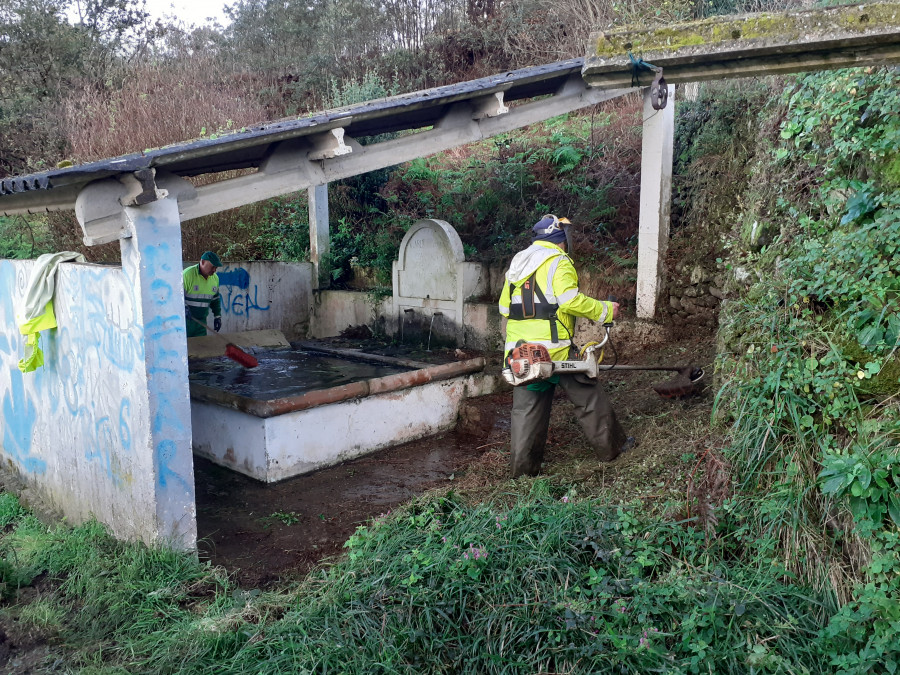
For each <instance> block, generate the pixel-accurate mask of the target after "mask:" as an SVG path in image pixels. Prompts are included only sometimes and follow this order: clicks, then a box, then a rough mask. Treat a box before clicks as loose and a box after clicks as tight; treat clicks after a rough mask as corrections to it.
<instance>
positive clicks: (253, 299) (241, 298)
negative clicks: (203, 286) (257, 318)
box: [219, 284, 270, 316]
mask: <svg viewBox="0 0 900 675" xmlns="http://www.w3.org/2000/svg"><path fill="white" fill-rule="evenodd" d="M219 292H220V293H221V289H220V291H219ZM269 309H270V307H269V306H268V305H267V306H265V307H261V306H260V304H259V286H257V285H256V284H254V285H253V289H252V295H251V291H249V290H248V291H246V292H243V293H242V292H240V291H237V292H235V291H234V290H232V289H231V288H228V289H227V290H226V291H225V292H224V293H222V311H223V312H224V313H225V314H233V315H234V316H250V313H251V312H253V311H254V310H255V311H259V312H268V311H269Z"/></svg>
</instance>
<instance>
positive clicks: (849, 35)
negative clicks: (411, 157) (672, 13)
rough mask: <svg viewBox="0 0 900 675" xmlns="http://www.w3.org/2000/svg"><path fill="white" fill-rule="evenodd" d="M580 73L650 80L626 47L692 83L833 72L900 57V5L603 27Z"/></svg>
mask: <svg viewBox="0 0 900 675" xmlns="http://www.w3.org/2000/svg"><path fill="white" fill-rule="evenodd" d="M592 42H593V44H594V45H595V47H594V53H593V54H592V55H589V56H588V58H587V59H585V64H584V68H583V69H582V76H583V77H584V79H585V81H586V82H587V83H588V84H590V85H592V86H595V87H600V88H603V89H612V88H619V87H628V86H633V85H635V84H637V85H638V86H647V85H649V84H650V83H651V82H652V80H653V78H654V76H655V73H653V72H652V71H647V70H645V71H640V72H637V73H634V74H633V73H632V64H631V60H630V58H629V53H631V54H634V55H638V56H640V57H641V58H643V59H644V60H645V61H647V62H650V63H652V64H653V65H654V66H658V67H661V68H662V69H663V74H664V76H665V79H666V81H667V82H668V83H669V84H673V83H675V82H690V81H696V80H710V79H720V78H725V77H754V76H765V75H777V74H784V73H794V72H802V71H806V70H828V69H833V68H846V67H851V66H859V65H867V64H882V63H893V62H898V61H900V3H898V2H870V3H860V4H853V5H844V6H840V7H829V8H825V9H810V10H803V11H799V12H763V13H759V14H746V15H739V16H717V17H711V18H709V19H703V20H700V21H691V22H687V23H683V24H675V25H673V26H666V27H662V28H656V29H630V30H622V31H615V32H610V33H598V34H595V35H594V36H593V38H592Z"/></svg>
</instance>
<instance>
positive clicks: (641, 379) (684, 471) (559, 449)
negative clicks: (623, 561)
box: [195, 336, 717, 589]
mask: <svg viewBox="0 0 900 675" xmlns="http://www.w3.org/2000/svg"><path fill="white" fill-rule="evenodd" d="M713 357H714V354H713V351H712V347H711V340H710V339H709V337H708V336H698V337H697V338H695V339H689V340H682V341H679V342H677V343H673V344H669V345H667V346H666V347H664V348H662V349H659V348H656V349H654V350H653V351H652V352H648V353H644V354H640V353H638V354H635V355H633V356H632V357H631V358H629V362H630V363H643V364H648V365H660V364H667V365H668V364H672V363H678V364H682V363H683V364H687V363H691V364H697V365H701V366H704V367H707V373H709V374H708V375H707V376H706V378H705V379H704V381H703V384H705V385H706V386H705V387H701V389H700V392H699V393H698V394H695V395H693V396H690V397H687V398H684V399H678V400H665V399H662V398H660V397H659V396H658V395H657V394H656V393H655V392H654V391H653V389H652V388H651V387H652V385H653V384H656V383H659V382H663V381H666V380H667V379H669V378H670V377H671V374H669V373H665V372H662V373H661V372H637V373H627V374H625V373H619V372H612V373H609V374H607V375H605V376H604V380H605V383H606V386H607V389H608V391H609V392H610V395H611V396H612V399H613V403H614V405H615V407H616V410H617V413H618V415H619V417H620V419H621V420H622V422H623V425H624V426H625V428H626V430H627V431H628V433H629V434H630V435H633V436H635V437H636V438H637V441H638V445H637V447H636V448H634V449H633V450H631V451H630V452H628V453H626V454H625V455H623V456H622V457H620V458H619V459H617V460H616V461H615V462H612V463H609V464H605V463H600V462H598V461H596V460H594V459H593V457H592V455H591V452H590V449H589V447H588V446H587V444H586V440H585V438H584V436H583V435H582V434H581V431H580V429H579V427H578V425H577V423H575V422H574V420H573V419H572V415H571V412H572V411H571V405H570V404H569V403H568V402H567V401H566V400H565V398H564V397H563V395H562V394H561V392H559V391H558V393H557V400H556V401H555V403H554V411H553V415H552V418H551V426H550V434H549V439H548V448H547V454H546V457H545V466H544V474H545V475H546V476H547V477H548V478H549V479H550V480H552V481H555V482H559V483H565V484H568V485H575V486H576V488H577V489H578V490H579V491H580V492H581V493H582V494H585V495H586V494H604V495H608V496H609V497H610V498H614V499H625V500H628V499H632V498H635V499H641V500H644V502H645V503H646V504H648V506H651V507H652V506H653V505H654V504H657V503H659V504H662V503H663V502H664V501H665V499H664V498H666V497H672V496H675V497H676V498H677V497H678V496H679V494H682V493H684V492H685V491H686V490H687V484H688V482H689V481H690V480H691V478H692V477H693V476H694V475H695V474H696V472H697V468H698V459H699V458H702V457H703V455H704V452H705V451H706V450H707V449H708V448H710V447H713V446H714V445H716V444H717V439H715V438H713V437H711V432H710V430H709V416H710V410H711V401H712V396H711V393H710V388H709V386H708V379H710V378H711V373H712V361H713ZM511 401H512V394H511V392H509V391H506V392H502V393H498V394H493V395H491V396H485V397H481V398H478V399H471V400H470V401H469V402H468V403H467V405H466V406H465V408H464V410H463V413H462V415H461V420H460V423H459V425H458V426H457V428H456V429H455V430H454V431H452V432H449V433H445V434H443V435H440V436H436V437H431V438H427V439H423V440H420V441H415V442H412V443H407V444H404V445H401V446H397V447H394V448H390V449H387V450H383V451H379V452H376V453H374V454H371V455H369V456H366V457H362V458H359V459H356V460H353V461H348V462H345V463H343V464H340V465H338V466H334V467H331V468H329V469H324V470H321V471H317V472H315V473H313V474H309V475H306V476H300V477H297V478H292V479H289V480H286V481H282V482H280V483H277V484H274V485H266V484H263V483H260V482H258V481H255V480H253V479H250V478H247V477H245V476H243V475H241V474H238V473H235V472H233V471H230V470H228V469H225V468H222V467H219V466H216V465H214V464H212V463H210V462H208V461H206V460H203V459H199V458H198V459H196V462H195V480H196V499H197V524H198V534H199V538H200V543H199V548H200V554H201V557H202V558H204V559H208V560H210V561H212V562H213V563H214V564H217V565H221V566H223V567H225V568H226V569H227V570H229V571H230V572H231V573H233V574H234V576H235V578H236V581H237V582H238V583H239V584H240V585H241V586H242V587H244V588H245V589H249V588H260V587H270V586H273V585H275V584H277V583H279V582H282V581H286V580H291V579H298V578H300V577H302V576H304V575H305V574H306V573H307V572H308V571H309V570H310V569H311V568H312V567H314V566H315V565H316V564H318V563H319V562H320V561H322V560H325V559H328V558H329V557H333V556H335V555H337V554H339V553H340V552H341V550H342V547H343V544H344V542H345V541H346V540H347V538H348V537H349V536H350V535H351V534H352V533H353V531H354V530H355V529H356V527H358V526H359V525H362V524H364V523H366V522H367V521H368V520H369V519H370V518H374V517H377V516H379V515H381V514H383V513H387V512H389V511H390V510H392V509H394V508H396V507H397V506H399V505H401V504H403V503H405V502H407V501H409V500H410V499H412V498H414V497H416V496H418V495H421V494H423V493H425V492H428V491H440V490H446V489H449V488H453V490H454V491H455V492H456V493H457V495H461V496H462V497H463V498H465V499H469V500H472V501H484V500H502V499H503V494H504V493H509V492H511V491H510V490H509V489H508V488H509V487H511V486H510V483H509V480H508V477H507V471H508V462H509V411H510V406H511ZM526 480H527V479H526Z"/></svg>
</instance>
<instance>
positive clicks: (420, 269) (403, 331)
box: [393, 218, 482, 346]
mask: <svg viewBox="0 0 900 675" xmlns="http://www.w3.org/2000/svg"><path fill="white" fill-rule="evenodd" d="M465 258H466V256H465V253H464V252H463V244H462V241H461V240H460V238H459V235H458V234H457V233H456V230H454V229H453V227H452V226H451V225H450V224H449V223H447V222H446V221H444V220H435V219H431V218H429V219H425V220H420V221H418V222H416V223H415V224H413V226H412V227H410V228H409V231H407V233H406V236H404V237H403V241H402V242H401V243H400V251H399V255H398V259H397V260H395V261H394V268H393V286H394V302H393V313H394V318H395V320H396V321H397V335H398V336H400V337H401V339H403V340H409V339H420V338H421V337H426V338H427V334H429V333H430V334H431V340H432V344H441V343H443V344H447V343H453V344H455V345H458V346H462V345H463V343H464V340H465V327H464V325H463V320H464V316H465V314H464V307H463V305H464V303H465V300H466V298H467V297H469V296H470V295H472V294H473V293H474V291H475V290H476V288H477V286H478V282H479V279H480V276H481V272H482V268H481V265H480V264H477V263H467V262H466V261H465Z"/></svg>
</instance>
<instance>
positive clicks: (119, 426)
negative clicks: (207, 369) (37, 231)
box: [0, 251, 196, 548]
mask: <svg viewBox="0 0 900 675" xmlns="http://www.w3.org/2000/svg"><path fill="white" fill-rule="evenodd" d="M147 253H148V251H145V256H144V259H143V260H142V261H141V262H140V263H139V264H142V265H144V266H147V265H153V264H155V263H154V261H153V260H152V257H151V256H150V255H148V254H147ZM123 259H125V260H126V261H130V260H131V257H130V256H125V257H123ZM135 264H138V263H137V262H135ZM33 266H34V261H31V260H29V261H12V260H0V298H2V301H0V458H2V461H3V468H4V470H5V473H6V474H7V478H8V479H17V481H18V485H17V486H16V487H18V489H19V491H20V493H22V494H23V495H24V496H25V501H26V502H28V503H31V504H33V505H34V506H36V507H37V508H38V510H40V511H46V512H51V513H56V514H59V515H64V516H65V517H66V518H67V519H68V520H69V521H70V522H74V523H78V522H83V521H85V520H88V519H90V518H96V519H97V520H99V521H101V522H103V523H105V524H106V525H108V526H109V527H110V529H111V531H112V532H113V534H115V535H116V536H117V537H121V538H126V539H142V540H144V541H147V542H153V541H158V540H165V541H168V542H170V543H174V544H175V545H179V546H184V547H186V548H193V546H194V537H195V536H196V534H195V532H196V529H195V522H194V486H193V476H192V475H191V474H190V472H188V474H189V475H185V471H184V469H183V467H181V466H180V464H177V462H179V461H180V458H179V457H176V456H175V453H174V451H172V452H170V450H171V449H172V448H174V447H175V445H174V444H175V443H177V440H178V439H179V438H180V437H181V435H183V434H185V433H186V434H187V437H188V438H189V437H190V427H189V424H188V427H187V429H185V428H184V427H183V425H182V424H180V423H179V422H178V420H177V419H175V417H174V415H173V413H174V410H173V409H171V408H172V407H173V406H175V407H184V406H186V404H187V396H186V395H185V396H184V397H183V398H184V400H183V401H182V400H181V398H178V400H177V401H176V400H174V399H172V400H171V401H170V404H171V405H170V406H169V407H167V408H158V409H157V408H156V407H154V406H158V405H165V401H154V400H152V399H151V398H150V397H148V378H150V377H157V378H158V377H159V376H160V374H158V373H156V372H149V370H150V368H151V367H152V364H154V363H158V361H155V360H154V358H155V357H151V355H152V353H153V352H154V351H159V350H161V349H163V347H162V345H163V344H164V343H166V341H167V340H168V339H169V337H170V336H169V332H171V331H169V330H168V328H166V325H167V324H166V323H165V322H163V321H157V322H156V323H151V325H150V326H147V325H145V322H144V315H143V313H144V308H143V307H142V303H141V298H140V297H139V293H140V291H139V289H140V288H141V282H140V281H139V280H138V274H139V273H138V272H137V268H136V267H135V266H134V265H132V264H131V262H128V263H127V264H126V267H125V269H123V268H122V267H112V266H106V265H90V264H74V263H66V264H63V265H61V266H60V267H59V270H58V272H57V286H56V294H55V296H54V306H55V312H56V317H57V322H58V326H59V327H58V328H57V329H51V330H46V331H44V332H43V333H42V334H41V346H42V348H43V351H44V359H45V365H44V366H43V367H42V368H39V369H37V370H36V371H34V372H31V373H24V374H23V373H22V372H20V371H19V368H18V361H19V359H20V358H22V357H23V356H24V353H25V344H24V342H25V341H24V336H22V335H20V333H19V330H18V317H20V316H21V314H22V313H23V312H24V295H25V291H26V289H27V286H28V280H29V276H30V273H31V270H32V267H33ZM157 281H158V284H157V286H158V287H159V288H162V286H161V285H162V284H166V282H164V281H163V280H162V278H161V277H157ZM166 285H167V284H166ZM176 318H178V319H179V320H180V326H181V333H180V339H181V341H182V342H183V341H184V328H183V323H184V320H183V318H181V317H177V315H176ZM174 337H175V338H176V339H177V337H178V336H174ZM186 370H187V366H186V362H185V364H184V372H185V376H186ZM186 391H187V389H186V385H185V393H186ZM170 393H171V394H172V395H173V396H174V395H176V394H178V393H179V392H170ZM154 425H156V427H157V428H154ZM169 428H171V437H168V436H166V435H165V434H163V433H161V431H162V430H165V429H169ZM166 433H168V432H166ZM163 501H165V502H166V504H162V502H163ZM163 512H165V513H166V514H169V515H171V517H172V520H167V519H166V517H163V515H162V514H163Z"/></svg>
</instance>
